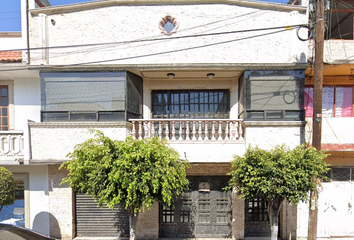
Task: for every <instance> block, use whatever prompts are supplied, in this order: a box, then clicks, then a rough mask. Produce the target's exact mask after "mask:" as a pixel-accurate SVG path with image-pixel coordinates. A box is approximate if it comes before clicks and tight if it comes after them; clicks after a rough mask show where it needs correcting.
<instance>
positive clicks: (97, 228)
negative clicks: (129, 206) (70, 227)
mask: <svg viewBox="0 0 354 240" xmlns="http://www.w3.org/2000/svg"><path fill="white" fill-rule="evenodd" d="M75 213H76V236H78V237H129V214H128V211H127V210H125V209H124V208H121V207H119V208H115V209H109V208H108V207H107V205H106V204H104V205H103V206H102V208H99V207H97V203H96V202H95V201H94V200H93V198H92V197H91V196H88V195H84V194H76V208H75Z"/></svg>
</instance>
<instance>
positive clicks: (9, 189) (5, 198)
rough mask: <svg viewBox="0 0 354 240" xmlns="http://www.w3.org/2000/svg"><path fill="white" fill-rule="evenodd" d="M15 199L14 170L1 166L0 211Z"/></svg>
mask: <svg viewBox="0 0 354 240" xmlns="http://www.w3.org/2000/svg"><path fill="white" fill-rule="evenodd" d="M14 201H15V180H14V176H13V174H12V172H10V171H9V170H7V169H6V168H4V167H0V212H1V210H2V208H3V207H4V206H9V205H11V204H13V203H14Z"/></svg>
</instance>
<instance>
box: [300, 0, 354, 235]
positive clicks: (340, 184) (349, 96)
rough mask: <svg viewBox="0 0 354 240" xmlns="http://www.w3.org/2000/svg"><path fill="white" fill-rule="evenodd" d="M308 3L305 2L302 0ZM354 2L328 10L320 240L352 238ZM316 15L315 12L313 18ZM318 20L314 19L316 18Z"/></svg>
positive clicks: (303, 225) (310, 72)
mask: <svg viewBox="0 0 354 240" xmlns="http://www.w3.org/2000/svg"><path fill="white" fill-rule="evenodd" d="M303 4H306V5H307V3H306V2H303ZM353 9H354V2H353V1H348V0H340V1H339V0H330V1H328V4H327V5H326V11H325V16H326V18H325V20H326V21H325V23H326V32H325V41H324V59H323V62H324V70H323V102H322V109H323V110H322V142H321V147H322V149H323V150H327V152H328V153H329V154H330V156H329V157H328V158H327V159H326V161H327V162H328V163H330V164H331V171H330V173H329V177H330V179H331V180H330V182H326V183H323V184H322V185H323V190H322V192H321V194H320V197H319V210H318V234H317V236H318V237H353V236H354V226H353V224H352V223H353V221H354V215H353V205H354V187H353V186H354V185H353V180H354V171H353V169H354V168H353V167H354V128H353V127H352V126H353V125H354V118H353V117H354V107H353V106H354V105H353V104H354V98H353V91H354V57H353V56H354V41H353V40H354V34H353V26H354V21H353V20H354V13H353ZM310 15H312V14H310ZM312 22H314V19H312ZM314 51H315V49H314V41H312V40H311V41H310V43H309V54H308V55H309V56H310V59H311V61H310V66H309V68H308V69H307V70H306V81H305V110H306V121H307V126H306V142H308V143H310V144H311V143H312V112H313V102H312V99H313V81H314V77H313V76H314V68H313V62H312V61H313V59H312V57H313V56H314ZM307 219H308V208H307V206H306V205H304V204H300V205H299V212H298V234H297V235H298V237H306V236H307Z"/></svg>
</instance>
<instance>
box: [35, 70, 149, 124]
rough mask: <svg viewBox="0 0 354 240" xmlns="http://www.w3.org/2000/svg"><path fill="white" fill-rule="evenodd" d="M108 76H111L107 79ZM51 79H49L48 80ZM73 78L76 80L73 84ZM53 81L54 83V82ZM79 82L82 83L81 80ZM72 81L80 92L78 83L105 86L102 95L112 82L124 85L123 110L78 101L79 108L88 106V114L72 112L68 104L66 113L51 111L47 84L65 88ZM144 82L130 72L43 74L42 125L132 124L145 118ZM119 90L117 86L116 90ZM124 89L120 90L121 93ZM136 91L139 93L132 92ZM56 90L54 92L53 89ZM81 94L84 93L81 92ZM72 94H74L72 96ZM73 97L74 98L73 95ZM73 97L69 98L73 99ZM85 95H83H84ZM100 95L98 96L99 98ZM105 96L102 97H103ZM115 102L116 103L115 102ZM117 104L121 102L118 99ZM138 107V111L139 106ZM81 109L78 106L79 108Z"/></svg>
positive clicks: (63, 110) (64, 111)
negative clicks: (136, 100) (136, 119)
mask: <svg viewBox="0 0 354 240" xmlns="http://www.w3.org/2000/svg"><path fill="white" fill-rule="evenodd" d="M105 74H107V76H106V77H105ZM46 78H47V79H46ZM71 78H73V79H74V80H70V79H71ZM51 79H52V80H51ZM78 79H79V80H78ZM69 80H70V81H71V82H72V83H73V84H74V85H75V87H76V88H78V83H79V82H80V81H81V82H85V83H86V84H87V83H89V82H90V81H91V82H93V83H96V84H102V85H100V86H102V89H103V90H102V89H101V91H102V92H104V91H105V90H106V89H104V84H105V82H111V83H114V84H117V83H123V85H124V89H123V93H122V96H123V97H121V98H122V99H123V100H120V101H124V103H123V102H122V105H123V106H122V107H117V106H115V107H112V106H110V107H108V109H105V106H104V107H101V108H102V109H98V108H96V109H95V108H94V107H92V106H91V105H92V104H91V105H89V104H90V103H89V102H87V101H83V100H81V101H77V102H75V103H76V104H78V105H79V104H82V105H83V106H85V105H87V106H88V110H81V109H75V107H74V108H72V109H71V108H68V107H67V106H65V104H68V102H65V101H63V108H64V109H59V110H57V109H47V108H48V104H47V100H48V99H51V98H50V97H49V98H48V97H47V96H51V95H49V94H48V95H47V94H46V92H47V84H48V83H51V82H52V83H56V84H61V82H63V83H65V82H68V81H69ZM142 83H143V80H142V78H141V77H140V76H137V75H135V74H133V73H130V72H128V71H116V72H110V71H94V72H75V71H74V72H45V71H44V72H41V122H119V121H129V119H130V118H142V116H143V113H142V108H143V107H142V106H143V89H142ZM115 87H117V86H115ZM118 88H120V87H117V90H118ZM132 88H136V89H132ZM52 89H53V88H52ZM78 92H80V91H78ZM132 93H138V94H140V96H139V97H136V96H135V97H134V96H133V97H132ZM71 94H72V93H71ZM72 95H73V94H72ZM72 95H69V99H70V97H72ZM81 95H82V94H81ZM96 95H97V94H96ZM82 96H85V97H86V98H87V97H90V96H91V95H90V93H87V94H86V95H82ZM100 96H101V95H100ZM132 99H138V100H140V101H141V102H133V100H132ZM111 100H112V99H111ZM116 101H118V100H117V99H116ZM93 102H94V101H93ZM136 105H137V106H138V107H137V106H136ZM134 107H137V111H134V109H132V108H134ZM76 108H77V106H76Z"/></svg>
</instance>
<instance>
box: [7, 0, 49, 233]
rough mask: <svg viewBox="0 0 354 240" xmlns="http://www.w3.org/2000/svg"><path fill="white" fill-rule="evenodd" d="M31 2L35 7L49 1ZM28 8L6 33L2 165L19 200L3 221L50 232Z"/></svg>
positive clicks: (46, 176)
mask: <svg viewBox="0 0 354 240" xmlns="http://www.w3.org/2000/svg"><path fill="white" fill-rule="evenodd" d="M35 2H36V3H35ZM31 4H32V6H31V8H34V7H38V4H42V5H43V6H44V5H45V4H46V1H44V0H40V1H39V0H37V1H33V2H32V3H31ZM26 6H27V4H26V0H22V1H21V26H22V30H21V31H19V32H0V102H1V104H0V105H1V106H0V165H1V166H4V167H6V168H8V169H9V170H11V171H12V172H13V174H14V177H15V180H16V200H15V203H14V204H13V205H12V206H9V207H4V208H3V209H2V211H1V212H0V222H5V223H11V224H15V225H19V226H25V227H29V228H32V229H34V230H36V231H39V232H42V233H45V234H49V219H50V213H49V201H48V186H49V185H48V165H47V164H46V165H33V164H31V162H30V159H31V155H30V154H31V151H30V136H29V129H28V122H29V121H34V122H37V121H40V77H39V71H32V70H28V66H27V64H28V55H27V53H28V52H27V50H26V49H27V37H28V35H27V28H26V26H27V17H26V16H27V10H26Z"/></svg>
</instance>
